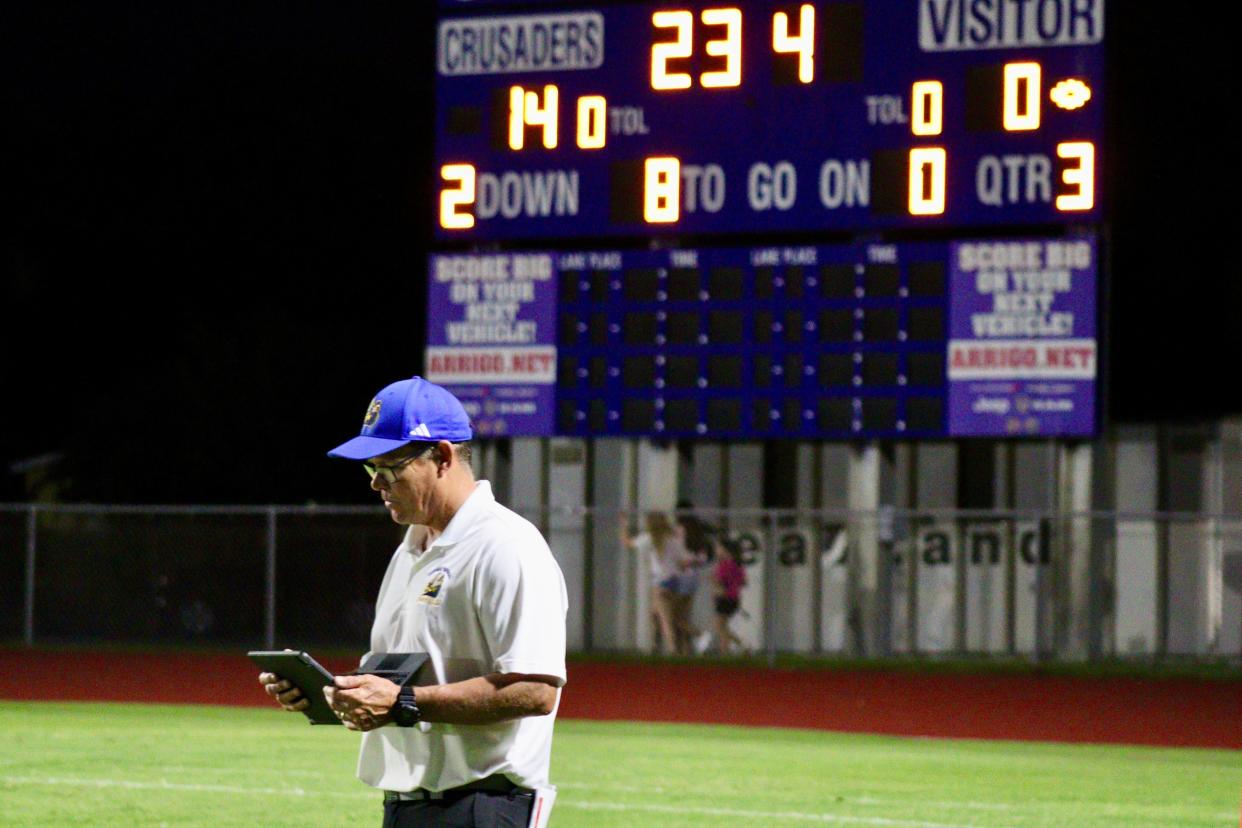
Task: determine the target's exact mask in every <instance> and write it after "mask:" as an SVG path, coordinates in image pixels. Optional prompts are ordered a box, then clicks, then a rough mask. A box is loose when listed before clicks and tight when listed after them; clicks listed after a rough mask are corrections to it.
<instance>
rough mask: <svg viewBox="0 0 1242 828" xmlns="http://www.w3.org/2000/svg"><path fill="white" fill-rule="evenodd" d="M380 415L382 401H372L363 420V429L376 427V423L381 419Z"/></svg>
mask: <svg viewBox="0 0 1242 828" xmlns="http://www.w3.org/2000/svg"><path fill="white" fill-rule="evenodd" d="M379 413H380V401H379V400H371V406H370V407H369V408H368V409H367V414H366V416H365V417H363V418H362V427H363V428H366V427H367V426H369V425H374V424H375V421H376V420H378V419H379Z"/></svg>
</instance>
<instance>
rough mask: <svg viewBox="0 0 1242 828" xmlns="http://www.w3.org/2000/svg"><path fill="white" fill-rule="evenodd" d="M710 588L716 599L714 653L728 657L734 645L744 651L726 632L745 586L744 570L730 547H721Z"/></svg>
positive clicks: (731, 635) (733, 549)
mask: <svg viewBox="0 0 1242 828" xmlns="http://www.w3.org/2000/svg"><path fill="white" fill-rule="evenodd" d="M712 586H713V588H714V592H715V597H716V619H715V623H716V651H717V652H719V653H720V654H721V655H728V654H729V652H730V650H731V649H732V646H733V645H735V644H736V645H737V646H738V648H739V649H741V648H742V647H743V645H742V640H741V639H740V638H738V637H737V636H736V635H734V634H733V630H731V629H730V628H729V621H730V619H732V618H733V616H734V615H736V614H737V611H738V607H739V606H740V605H741V600H742V587H744V586H746V569H745V567H743V566H742V562H741V560H740V559H739V555H738V551H737V549H736V548H734V547H733V546H731V545H729V544H720V554H719V555H717V556H716V566H715V568H713V570H712Z"/></svg>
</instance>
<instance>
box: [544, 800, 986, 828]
mask: <svg viewBox="0 0 1242 828" xmlns="http://www.w3.org/2000/svg"><path fill="white" fill-rule="evenodd" d="M557 804H558V805H560V806H562V807H566V808H579V809H582V810H587V811H636V812H639V813H649V814H686V815H694V816H719V817H728V818H730V819H733V818H736V819H753V820H765V821H766V820H774V819H779V820H788V821H790V822H821V823H825V824H830V825H884V826H901V828H987V826H980V825H979V824H978V823H974V822H971V823H964V822H924V821H922V820H913V819H887V818H885V817H865V816H846V815H844V814H808V813H803V812H801V811H752V810H749V809H743V808H699V807H693V806H690V807H688V806H685V805H656V804H652V803H642V804H630V803H624V802H581V801H577V800H573V799H565V800H559V799H558V800H557Z"/></svg>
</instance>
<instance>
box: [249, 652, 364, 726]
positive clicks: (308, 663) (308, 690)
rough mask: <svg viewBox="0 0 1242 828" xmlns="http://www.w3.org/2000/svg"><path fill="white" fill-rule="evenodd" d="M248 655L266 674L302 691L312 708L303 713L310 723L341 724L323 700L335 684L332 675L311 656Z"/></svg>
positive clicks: (290, 654) (303, 654)
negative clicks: (283, 680) (324, 692)
mask: <svg viewBox="0 0 1242 828" xmlns="http://www.w3.org/2000/svg"><path fill="white" fill-rule="evenodd" d="M246 655H248V656H250V660H251V661H253V662H254V663H255V664H257V665H259V666H260V667H262V668H263V669H264V671H265V672H268V673H275V674H276V675H278V676H280V677H281V678H283V679H287V680H288V681H289V682H290V683H292V684H293V685H294V686H295V687H297V688H298V689H299V690H301V691H302V696H303V697H304V698H305V699H306V700H307V701H309V702H310V707H308V708H306V709H305V710H303V711H301V712H302V713H305V714H306V718H307V719H309V720H310V723H311V724H334V725H339V724H340V723H341V720H340V719H338V718H337V717H336V714H335V713H333V712H332V708H331V707H329V706H328V700H327V699H325V698H324V697H323V688H325V687H327V686H328V685H329V684H331V683H332V674H331V673H329V672H328V671H327V670H325V669H324V668H323V667H321V666H320V664H319V662H317V661H315V659H313V658H311V657H310V655H309V654H308V653H304V652H301V651H298V650H251V651H250V652H248V653H246Z"/></svg>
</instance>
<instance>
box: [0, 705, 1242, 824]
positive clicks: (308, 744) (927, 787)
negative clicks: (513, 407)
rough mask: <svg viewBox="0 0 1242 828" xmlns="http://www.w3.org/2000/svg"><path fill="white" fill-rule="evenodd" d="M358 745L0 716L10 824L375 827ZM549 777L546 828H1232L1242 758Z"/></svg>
mask: <svg viewBox="0 0 1242 828" xmlns="http://www.w3.org/2000/svg"><path fill="white" fill-rule="evenodd" d="M356 742H357V739H356V737H355V736H353V735H351V734H349V733H347V732H345V731H343V730H341V729H339V728H312V727H307V726H305V725H304V724H302V721H301V719H300V717H294V716H289V715H286V714H283V713H281V712H279V711H276V710H266V709H247V708H225V707H192V706H162V705H121V704H86V703H33V702H0V825H3V826H26V825H29V826H40V827H41V828H42V826H62V825H63V826H70V825H72V826H160V825H167V826H204V828H205V827H206V826H212V827H213V828H217V827H218V826H256V825H262V826H320V825H323V826H329V825H341V824H345V823H347V822H348V823H349V824H351V825H374V826H376V828H378V826H379V813H380V809H379V805H378V797H377V795H376V794H375V793H373V792H371V791H370V790H369V789H367V788H364V787H363V786H362V785H361V783H359V782H357V781H356V780H355V779H354V778H353V769H354V759H355V751H356V746H357V745H356ZM553 779H554V781H555V782H557V784H558V786H559V787H560V798H559V800H558V802H557V805H556V809H555V812H554V814H553V818H552V825H553V828H571V826H601V827H603V828H607V827H608V826H733V825H760V826H786V825H789V826H796V825H817V824H818V825H863V826H867V825H872V826H925V827H926V828H935V827H936V826H995V827H996V828H1000V826H1036V825H1040V826H1075V827H1077V826H1084V827H1085V828H1090V827H1091V826H1105V825H1107V826H1129V827H1131V828H1132V827H1133V826H1230V828H1234V826H1237V825H1238V821H1239V820H1238V803H1239V795H1240V794H1242V752H1237V751H1214V750H1203V749H1166V748H1128V747H1104V746H1087V745H1058V744H1036V743H1017V742H983V741H951V740H933V739H903V738H892V737H875V736H858V735H837V734H832V733H825V732H822V731H802V730H776V729H760V728H742V727H721V726H708V725H650V724H628V723H598V722H583V721H562V722H559V723H558V724H557V737H556V744H555V748H554V751H553Z"/></svg>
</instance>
